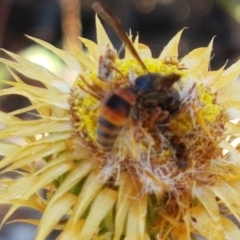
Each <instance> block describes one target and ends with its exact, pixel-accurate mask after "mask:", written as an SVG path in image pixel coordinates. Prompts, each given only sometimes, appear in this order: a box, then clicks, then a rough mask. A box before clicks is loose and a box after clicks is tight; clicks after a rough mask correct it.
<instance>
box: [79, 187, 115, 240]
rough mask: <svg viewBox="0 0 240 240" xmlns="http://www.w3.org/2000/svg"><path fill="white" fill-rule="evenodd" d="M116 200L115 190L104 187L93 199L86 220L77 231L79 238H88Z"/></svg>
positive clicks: (86, 239)
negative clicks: (78, 231)
mask: <svg viewBox="0 0 240 240" xmlns="http://www.w3.org/2000/svg"><path fill="white" fill-rule="evenodd" d="M116 200H117V192H116V191H114V190H112V189H109V188H104V189H103V190H102V191H101V192H100V193H99V194H98V195H97V197H96V198H95V199H94V202H93V204H92V206H91V209H90V212H89V214H88V216H87V219H86V222H85V223H84V226H83V228H82V231H81V232H80V233H79V239H84V240H89V239H91V237H92V236H93V234H94V233H95V232H96V231H97V228H98V226H99V224H100V223H101V221H102V220H103V219H104V218H105V217H106V215H107V214H108V212H109V211H110V210H111V209H112V207H113V205H114V203H115V202H116Z"/></svg>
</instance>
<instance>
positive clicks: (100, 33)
mask: <svg viewBox="0 0 240 240" xmlns="http://www.w3.org/2000/svg"><path fill="white" fill-rule="evenodd" d="M95 22H96V29H97V43H98V46H100V48H104V47H106V45H107V44H109V46H110V47H111V48H112V49H113V45H112V43H111V41H110V39H109V37H108V35H107V33H106V31H105V29H104V28H103V25H102V23H101V21H100V20H99V18H98V16H97V15H96V17H95Z"/></svg>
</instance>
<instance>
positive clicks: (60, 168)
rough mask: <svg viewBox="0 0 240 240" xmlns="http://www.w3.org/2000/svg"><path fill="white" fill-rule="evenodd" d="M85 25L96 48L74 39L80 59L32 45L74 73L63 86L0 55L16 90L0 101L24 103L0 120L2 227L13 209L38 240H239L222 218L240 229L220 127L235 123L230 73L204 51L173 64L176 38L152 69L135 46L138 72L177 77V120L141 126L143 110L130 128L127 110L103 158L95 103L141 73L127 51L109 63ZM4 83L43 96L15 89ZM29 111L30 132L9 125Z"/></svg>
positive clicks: (233, 146)
mask: <svg viewBox="0 0 240 240" xmlns="http://www.w3.org/2000/svg"><path fill="white" fill-rule="evenodd" d="M96 25H97V44H96V43H94V42H92V41H90V40H88V39H84V38H81V41H82V42H83V43H84V44H85V46H86V47H87V49H88V53H85V52H82V51H80V50H79V49H76V48H74V47H73V48H72V51H64V50H60V49H57V48H55V47H53V46H51V45H50V44H48V43H46V42H44V41H41V40H39V39H35V38H31V39H32V40H33V41H35V42H37V43H38V44H40V45H42V46H44V47H45V48H46V49H49V50H50V51H52V52H53V53H55V54H56V55H57V56H58V57H59V58H60V59H61V60H62V61H64V62H65V63H66V64H67V65H68V66H70V67H73V68H74V70H75V71H76V72H78V76H77V77H76V80H75V81H74V83H73V84H71V83H69V81H64V80H63V79H61V78H60V77H57V76H56V75H54V74H52V73H51V72H49V71H47V70H46V69H45V68H43V67H41V66H39V65H37V64H34V63H32V62H30V61H28V60H26V59H24V58H22V57H20V56H18V55H16V54H13V53H11V52H8V51H5V52H6V53H7V54H8V55H9V56H10V57H11V58H13V60H14V61H11V60H6V59H0V62H2V63H4V64H6V65H7V66H8V67H9V71H10V72H11V74H12V75H13V77H14V78H15V80H16V81H15V82H10V81H3V82H4V83H6V84H8V85H10V86H11V87H10V88H7V89H3V90H1V91H0V96H3V95H10V94H20V95H23V96H26V97H27V98H28V99H29V100H30V101H31V105H30V106H28V107H25V108H23V109H19V110H16V111H14V112H10V113H4V112H0V119H1V123H2V124H3V128H2V130H1V132H0V139H1V142H0V155H2V156H4V158H3V159H2V160H1V162H0V169H1V174H4V173H8V172H15V173H17V174H18V175H19V177H18V179H10V178H6V177H1V180H0V183H1V188H2V190H1V191H0V203H11V208H10V210H9V211H8V213H7V214H6V215H5V217H4V219H3V222H2V225H4V224H6V222H7V221H8V217H9V216H10V215H11V214H12V213H13V212H14V211H15V210H16V209H17V208H18V207H19V206H28V207H30V208H34V209H37V210H39V211H41V212H42V213H43V216H42V218H41V220H39V221H37V220H33V219H30V220H26V219H25V220H23V221H24V222H27V223H32V224H36V225H38V226H39V228H38V232H37V236H36V239H37V240H38V239H40V240H41V239H45V238H46V236H47V235H48V234H49V233H50V232H51V231H52V230H53V229H60V230H61V234H60V237H59V239H84V240H87V239H102V240H103V239H114V240H118V239H123V238H124V239H129V240H134V239H136V240H140V239H142V240H145V239H146V240H147V239H192V238H194V236H197V235H201V236H204V237H205V238H207V239H238V237H239V235H240V230H239V229H238V227H237V226H236V225H235V222H233V221H231V220H230V218H228V216H229V215H232V216H233V217H234V218H235V219H236V221H237V222H239V221H240V191H239V186H240V152H239V145H238V143H237V141H238V138H239V137H240V127H239V124H238V122H236V123H234V122H233V121H231V120H235V119H238V118H239V116H240V99H239V86H238V85H239V82H238V81H237V77H238V75H239V73H240V61H239V62H236V63H235V64H234V65H232V66H231V67H229V68H228V69H226V70H224V67H223V68H221V69H219V70H217V71H210V70H209V62H210V59H211V51H212V42H211V43H210V44H209V46H208V47H206V48H198V49H195V50H193V51H192V52H190V53H189V54H188V55H186V56H185V57H183V58H182V59H181V60H179V59H178V52H177V48H178V43H179V39H180V36H181V33H182V31H180V32H179V33H178V34H177V35H176V36H175V37H174V38H173V39H172V40H171V41H170V42H169V44H168V45H167V46H166V47H165V48H164V49H163V51H162V53H161V54H160V56H159V57H158V58H156V59H153V58H152V56H151V52H150V50H149V48H148V47H147V46H145V45H143V44H140V43H138V38H136V40H135V41H134V43H133V44H134V46H135V48H136V50H137V51H138V53H139V55H140V56H141V58H142V61H143V62H144V64H145V65H146V67H147V69H148V71H149V72H154V73H159V74H163V75H169V74H177V75H179V76H181V79H180V81H179V82H178V83H175V84H174V88H175V89H177V91H178V92H179V94H180V100H181V102H180V109H179V111H178V112H177V113H175V114H174V115H172V116H171V117H170V118H169V121H168V122H165V123H162V122H160V123H159V122H157V121H153V122H152V123H151V124H149V122H148V121H149V118H150V120H151V117H152V115H151V113H149V112H147V110H149V109H143V110H141V114H142V115H144V113H145V112H147V114H149V115H147V116H146V117H144V116H143V117H142V121H141V125H139V122H138V121H137V119H136V116H135V113H134V108H133V109H132V110H133V113H132V114H130V117H129V119H128V121H127V123H126V125H124V127H123V128H122V130H121V131H120V132H119V134H118V136H117V138H116V141H115V143H114V146H113V147H112V149H111V151H110V152H104V151H102V150H101V149H100V148H99V147H98V145H97V135H96V128H97V119H98V116H99V114H100V109H101V106H102V105H101V100H102V99H103V98H104V97H105V95H106V94H109V92H111V91H112V90H114V89H116V88H119V87H120V88H121V87H123V86H129V85H131V84H134V79H135V78H136V77H137V76H139V75H142V74H144V70H143V69H142V68H141V66H140V64H139V63H138V62H137V61H136V60H135V59H134V58H133V57H132V56H131V54H130V53H129V52H128V51H126V54H125V57H124V58H122V59H120V58H119V57H118V56H117V54H116V53H115V50H114V49H113V47H112V44H111V42H110V40H109V39H108V37H107V35H106V33H105V31H104V29H103V27H102V25H101V24H100V22H99V20H98V18H96ZM99 58H100V59H102V60H100V61H99ZM102 61H103V62H102ZM102 64H103V65H102ZM104 64H105V65H104ZM80 69H81V73H80ZM105 70H106V71H105ZM15 71H18V72H19V73H21V74H23V75H25V76H27V77H28V78H31V79H33V80H35V81H37V82H40V83H42V84H43V85H44V88H41V87H36V86H31V85H28V84H26V83H24V82H23V81H22V80H21V78H20V77H19V76H18V75H16V73H15ZM129 82H130V83H129ZM31 110H36V111H37V117H38V118H37V119H36V120H28V121H23V120H21V119H19V118H18V117H16V115H17V114H19V113H24V112H28V111H31ZM145 110H146V111H145ZM150 126H151V127H153V129H152V128H150ZM13 137H16V138H18V139H21V141H22V144H21V145H20V144H16V143H13V142H12V141H11V140H12V138H13ZM39 162H40V163H41V167H38V166H39ZM3 176H6V175H3ZM42 189H45V190H46V191H47V197H46V198H44V197H43V196H42V195H41V194H39V192H40V190H42Z"/></svg>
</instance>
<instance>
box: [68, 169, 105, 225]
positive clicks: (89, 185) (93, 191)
mask: <svg viewBox="0 0 240 240" xmlns="http://www.w3.org/2000/svg"><path fill="white" fill-rule="evenodd" d="M103 185H104V182H102V181H99V173H98V172H95V171H93V172H91V174H89V175H88V177H87V179H86V181H85V183H84V185H83V187H82V190H81V193H80V194H79V196H78V200H77V204H76V206H75V207H74V209H73V213H72V215H71V217H70V219H69V225H74V224H75V223H76V222H77V221H78V219H79V218H80V217H81V216H82V214H83V213H84V211H85V210H86V209H87V208H88V207H89V205H90V204H91V203H92V201H93V199H94V198H95V197H96V195H97V194H98V193H99V191H100V190H101V188H102V187H103Z"/></svg>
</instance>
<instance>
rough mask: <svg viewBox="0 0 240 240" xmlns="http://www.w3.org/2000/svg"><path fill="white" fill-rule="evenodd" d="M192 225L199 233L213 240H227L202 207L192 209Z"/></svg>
mask: <svg viewBox="0 0 240 240" xmlns="http://www.w3.org/2000/svg"><path fill="white" fill-rule="evenodd" d="M191 219H192V225H193V227H194V228H195V229H196V230H197V233H199V234H200V235H202V236H204V237H206V238H207V239H211V240H225V236H224V235H222V234H221V233H219V232H218V231H217V229H216V228H215V225H214V223H213V222H212V219H211V217H210V216H209V215H208V213H207V211H206V210H205V209H204V208H203V207H201V206H198V207H193V208H192V209H191Z"/></svg>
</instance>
